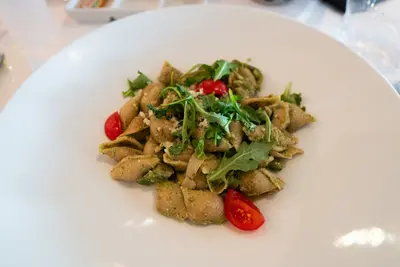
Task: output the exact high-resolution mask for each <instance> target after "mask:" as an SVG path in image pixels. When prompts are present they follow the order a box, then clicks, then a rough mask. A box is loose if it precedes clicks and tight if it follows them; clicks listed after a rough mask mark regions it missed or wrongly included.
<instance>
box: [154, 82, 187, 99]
mask: <svg viewBox="0 0 400 267" xmlns="http://www.w3.org/2000/svg"><path fill="white" fill-rule="evenodd" d="M169 91H173V92H175V93H176V94H177V95H178V97H179V98H182V97H183V96H186V95H189V92H188V91H187V90H186V88H185V87H183V86H182V85H180V84H176V85H175V86H167V87H165V88H164V89H162V91H161V97H162V98H165V97H166V96H167V93H168V92H169Z"/></svg>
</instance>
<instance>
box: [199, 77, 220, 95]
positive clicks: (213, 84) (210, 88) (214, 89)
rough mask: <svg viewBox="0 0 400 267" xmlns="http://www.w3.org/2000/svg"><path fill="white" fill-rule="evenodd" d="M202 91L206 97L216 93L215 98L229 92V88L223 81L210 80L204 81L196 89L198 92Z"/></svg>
mask: <svg viewBox="0 0 400 267" xmlns="http://www.w3.org/2000/svg"><path fill="white" fill-rule="evenodd" d="M201 89H203V93H204V94H205V95H209V94H212V93H215V96H222V95H224V94H226V93H227V92H228V87H227V86H226V85H225V84H224V83H223V82H222V81H221V80H217V81H214V80H212V79H210V80H205V81H202V82H201V83H199V84H198V85H197V87H196V90H197V91H200V90H201Z"/></svg>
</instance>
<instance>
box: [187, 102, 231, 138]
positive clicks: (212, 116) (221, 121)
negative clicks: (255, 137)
mask: <svg viewBox="0 0 400 267" xmlns="http://www.w3.org/2000/svg"><path fill="white" fill-rule="evenodd" d="M192 103H193V104H194V106H195V108H196V110H197V112H198V113H199V114H201V115H202V116H203V117H204V118H206V119H207V121H208V122H215V123H216V124H218V125H219V126H221V127H222V129H224V130H225V132H227V133H229V123H230V122H231V119H230V118H229V117H226V116H224V115H222V114H218V113H215V112H207V111H205V110H204V109H203V108H202V107H201V105H200V103H198V102H197V101H196V100H194V99H192Z"/></svg>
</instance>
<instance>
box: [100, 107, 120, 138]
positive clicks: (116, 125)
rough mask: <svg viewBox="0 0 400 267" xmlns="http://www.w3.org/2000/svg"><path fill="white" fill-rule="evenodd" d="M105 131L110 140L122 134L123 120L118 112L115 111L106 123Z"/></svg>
mask: <svg viewBox="0 0 400 267" xmlns="http://www.w3.org/2000/svg"><path fill="white" fill-rule="evenodd" d="M104 132H105V133H106V136H107V137H108V138H109V139H110V140H115V139H117V137H118V136H120V134H122V122H121V117H120V116H119V114H118V112H114V113H113V114H111V115H110V117H108V118H107V120H106V122H105V123H104Z"/></svg>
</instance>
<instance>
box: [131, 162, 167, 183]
mask: <svg viewBox="0 0 400 267" xmlns="http://www.w3.org/2000/svg"><path fill="white" fill-rule="evenodd" d="M173 174H174V169H172V168H171V167H170V166H168V165H167V164H164V163H162V162H160V163H158V164H157V166H156V167H155V168H154V169H152V170H150V171H149V172H148V173H146V174H145V175H144V176H143V177H141V178H139V179H137V180H136V182H137V183H138V184H142V185H151V184H154V183H156V182H160V181H166V180H168V178H169V177H171V176H172V175H173Z"/></svg>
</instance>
